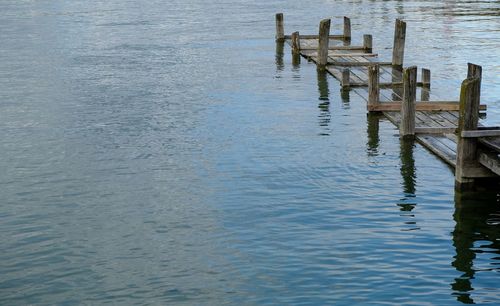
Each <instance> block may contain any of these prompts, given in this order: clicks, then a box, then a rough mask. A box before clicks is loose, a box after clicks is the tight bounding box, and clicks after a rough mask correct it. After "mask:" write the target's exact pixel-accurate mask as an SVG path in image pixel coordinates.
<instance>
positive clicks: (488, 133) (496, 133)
mask: <svg viewBox="0 0 500 306" xmlns="http://www.w3.org/2000/svg"><path fill="white" fill-rule="evenodd" d="M460 136H462V137H463V138H478V137H500V130H475V131H462V132H461V133H460Z"/></svg>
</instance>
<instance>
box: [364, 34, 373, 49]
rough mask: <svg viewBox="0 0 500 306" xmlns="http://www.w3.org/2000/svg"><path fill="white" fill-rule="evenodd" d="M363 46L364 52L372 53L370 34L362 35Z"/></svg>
mask: <svg viewBox="0 0 500 306" xmlns="http://www.w3.org/2000/svg"><path fill="white" fill-rule="evenodd" d="M363 48H364V49H365V52H366V53H372V50H373V38H372V36H371V35H370V34H365V35H363Z"/></svg>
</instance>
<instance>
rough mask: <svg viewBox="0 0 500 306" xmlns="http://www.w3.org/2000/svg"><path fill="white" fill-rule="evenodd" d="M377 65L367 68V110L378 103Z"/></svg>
mask: <svg viewBox="0 0 500 306" xmlns="http://www.w3.org/2000/svg"><path fill="white" fill-rule="evenodd" d="M379 73H380V68H379V65H373V66H368V110H369V111H372V109H373V107H375V106H377V104H378V103H379V102H380V88H379Z"/></svg>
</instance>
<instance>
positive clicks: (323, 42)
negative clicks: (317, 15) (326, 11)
mask: <svg viewBox="0 0 500 306" xmlns="http://www.w3.org/2000/svg"><path fill="white" fill-rule="evenodd" d="M329 36H330V19H323V20H321V22H320V23H319V42H318V62H317V65H318V69H320V70H323V69H325V67H326V64H327V63H328V44H329V42H330V37H329Z"/></svg>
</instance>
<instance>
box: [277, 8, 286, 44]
mask: <svg viewBox="0 0 500 306" xmlns="http://www.w3.org/2000/svg"><path fill="white" fill-rule="evenodd" d="M276 41H285V25H284V22H283V13H278V14H276Z"/></svg>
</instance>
